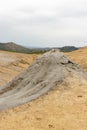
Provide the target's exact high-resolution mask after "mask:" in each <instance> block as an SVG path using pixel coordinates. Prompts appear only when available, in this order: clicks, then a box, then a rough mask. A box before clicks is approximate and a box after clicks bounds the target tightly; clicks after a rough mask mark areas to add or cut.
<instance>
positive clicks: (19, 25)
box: [0, 0, 87, 46]
mask: <svg viewBox="0 0 87 130" xmlns="http://www.w3.org/2000/svg"><path fill="white" fill-rule="evenodd" d="M5 2H6V3H5ZM0 29H1V31H0V41H1V42H7V41H15V42H17V43H22V44H23V45H27V46H64V45H76V46H84V45H87V42H86V41H87V40H86V37H87V36H86V35H87V1H86V0H61V1H59V0H55V1H54V0H52V1H50V0H44V1H41V0H37V2H36V0H32V1H26V0H15V1H14V2H12V1H11V0H7V1H5V0H3V2H1V4H0Z"/></svg>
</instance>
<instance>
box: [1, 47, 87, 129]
mask: <svg viewBox="0 0 87 130" xmlns="http://www.w3.org/2000/svg"><path fill="white" fill-rule="evenodd" d="M67 55H68V56H69V57H70V58H71V59H73V60H74V61H76V62H77V63H79V64H80V65H81V66H82V67H83V68H84V69H86V70H87V62H86V61H87V48H86V49H85V48H83V50H78V51H75V52H71V53H68V54H67ZM2 68H3V67H2ZM5 73H6V72H5ZM4 76H5V75H4ZM2 77H3V75H2ZM17 129H18V130H87V82H86V81H85V80H84V79H80V78H78V77H76V76H75V75H73V77H68V78H67V79H65V82H64V83H63V84H61V85H60V86H59V87H57V88H56V89H55V90H53V91H50V92H49V93H48V94H46V95H45V96H42V97H40V98H38V99H37V100H34V101H32V102H30V103H27V104H25V105H22V106H20V107H17V108H14V109H10V110H7V111H3V112H2V111H1V112H0V130H17Z"/></svg>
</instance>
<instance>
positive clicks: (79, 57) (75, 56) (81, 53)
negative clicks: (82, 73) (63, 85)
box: [66, 47, 87, 71]
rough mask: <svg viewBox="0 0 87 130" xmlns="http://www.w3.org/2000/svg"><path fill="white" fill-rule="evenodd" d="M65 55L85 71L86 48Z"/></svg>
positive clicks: (86, 64) (86, 68)
mask: <svg viewBox="0 0 87 130" xmlns="http://www.w3.org/2000/svg"><path fill="white" fill-rule="evenodd" d="M66 55H67V56H69V58H70V59H71V60H73V61H75V62H76V63H77V64H79V65H80V66H81V67H82V68H83V69H85V70H86V71H87V47H83V48H80V49H79V50H76V51H73V52H69V53H66Z"/></svg>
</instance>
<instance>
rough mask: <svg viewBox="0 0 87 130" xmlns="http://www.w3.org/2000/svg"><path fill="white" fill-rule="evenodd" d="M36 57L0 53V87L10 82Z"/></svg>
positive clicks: (32, 55) (5, 52)
mask: <svg viewBox="0 0 87 130" xmlns="http://www.w3.org/2000/svg"><path fill="white" fill-rule="evenodd" d="M37 56H38V55H37V54H22V53H13V52H7V51H0V86H1V85H4V84H5V83H7V82H8V81H10V80H12V79H13V78H14V77H15V76H16V75H17V74H19V73H20V72H21V71H22V70H23V69H25V68H26V67H28V66H29V65H30V64H31V63H32V61H33V60H34V59H35V58H36V57H37Z"/></svg>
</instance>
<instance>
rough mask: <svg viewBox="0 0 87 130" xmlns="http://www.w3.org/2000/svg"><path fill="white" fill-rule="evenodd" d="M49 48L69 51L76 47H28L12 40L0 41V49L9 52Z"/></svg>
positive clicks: (29, 51) (45, 49)
mask: <svg viewBox="0 0 87 130" xmlns="http://www.w3.org/2000/svg"><path fill="white" fill-rule="evenodd" d="M51 49H60V51H62V52H71V51H74V50H77V49H78V48H76V47H74V46H64V47H61V48H58V47H57V48H28V47H24V46H21V45H18V44H16V43H14V42H8V43H0V50H4V51H11V52H20V53H44V52H47V51H49V50H51Z"/></svg>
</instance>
